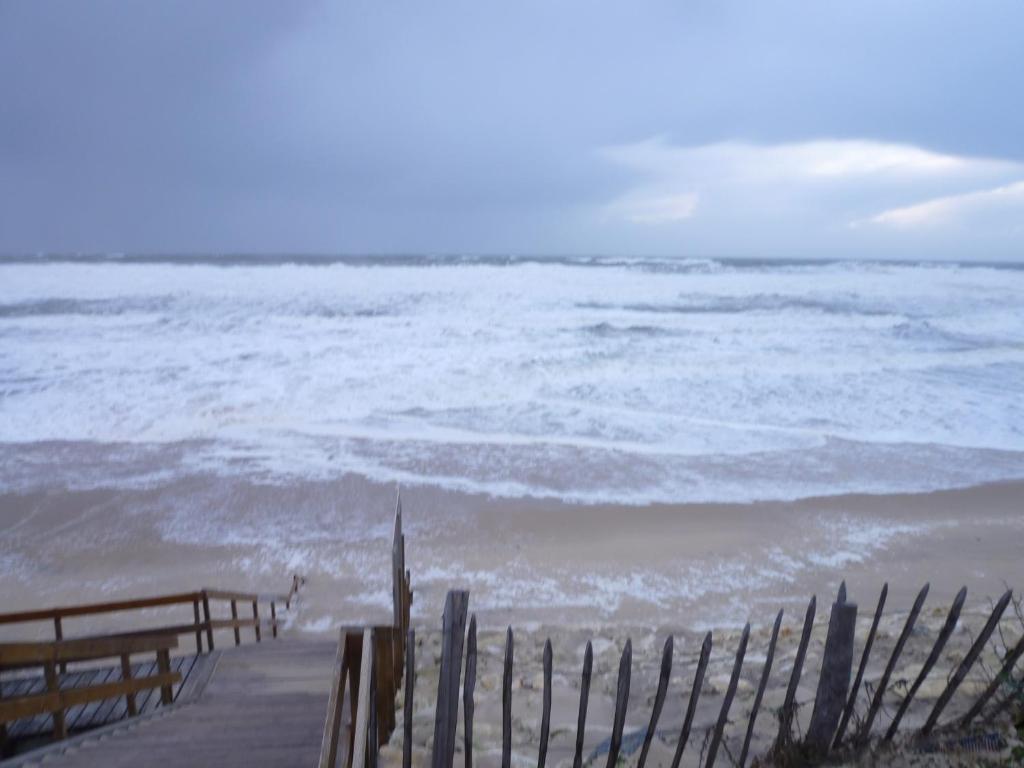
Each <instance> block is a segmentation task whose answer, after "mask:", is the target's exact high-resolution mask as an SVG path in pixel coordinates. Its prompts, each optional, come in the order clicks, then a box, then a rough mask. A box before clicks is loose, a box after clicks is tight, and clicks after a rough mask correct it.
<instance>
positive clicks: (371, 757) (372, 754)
mask: <svg viewBox="0 0 1024 768" xmlns="http://www.w3.org/2000/svg"><path fill="white" fill-rule="evenodd" d="M373 634H374V635H376V634H377V630H374V632H373ZM373 645H374V647H373V659H372V662H373V663H372V664H371V665H370V702H369V703H370V722H369V724H368V725H367V726H366V758H367V759H366V768H377V754H378V752H379V751H380V738H379V727H380V712H379V711H378V710H379V707H378V705H377V704H378V695H379V691H378V689H377V675H378V673H379V671H380V669H381V667H382V666H383V664H381V663H378V662H383V661H384V660H383V659H378V658H377V649H378V648H379V645H378V644H377V642H376V637H375V638H374V644H373Z"/></svg>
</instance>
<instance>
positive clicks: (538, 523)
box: [0, 476, 1024, 633]
mask: <svg viewBox="0 0 1024 768" xmlns="http://www.w3.org/2000/svg"><path fill="white" fill-rule="evenodd" d="M1022 500H1024V482H1008V483H999V484H992V485H985V486H979V487H975V488H968V489H963V490H951V491H941V492H936V493H927V494H905V495H883V496H871V495H856V496H835V497H826V498H816V499H804V500H800V501H794V502H764V503H754V504H685V505H654V506H644V507H624V506H615V505H607V506H590V505H573V504H563V503H559V502H557V501H551V500H529V499H525V500H523V499H520V500H504V499H493V498H488V497H482V496H473V495H467V494H459V493H452V492H448V491H442V490H439V489H436V488H429V487H415V486H411V487H406V488H404V489H403V507H404V511H405V530H406V538H407V565H408V567H409V568H410V569H411V571H412V581H413V588H414V590H415V593H416V599H415V604H414V606H413V616H414V619H415V620H416V621H419V622H421V623H426V624H428V625H429V624H430V623H431V622H436V621H437V620H438V619H439V617H440V614H441V608H442V602H443V598H444V594H445V591H446V590H448V589H451V588H456V587H458V588H465V589H469V590H470V591H471V607H472V609H473V610H474V611H476V612H477V614H478V617H479V619H480V621H481V623H482V625H484V626H503V625H504V624H506V623H509V622H512V623H514V624H516V625H517V626H518V625H523V624H524V623H530V624H549V625H561V626H594V625H621V626H626V625H647V626H674V627H687V628H690V629H700V628H702V627H722V626H739V625H742V623H743V622H744V621H746V620H748V619H749V620H752V621H754V622H755V623H756V622H766V621H769V620H770V618H771V617H772V616H773V615H774V613H775V611H776V610H777V609H778V608H780V607H781V608H787V609H794V608H796V607H798V606H800V605H803V604H805V603H806V600H807V599H808V598H809V597H810V595H811V594H818V595H819V596H820V597H821V598H822V599H825V597H826V596H827V595H832V594H834V593H835V590H836V589H837V588H838V585H839V582H840V581H841V580H843V579H845V580H846V582H847V585H848V588H849V592H850V599H851V600H854V601H858V602H860V603H861V604H866V603H869V602H873V601H874V600H875V598H876V596H877V594H878V591H879V589H880V587H881V585H882V583H883V582H885V581H888V582H889V584H890V604H891V605H892V606H894V607H897V606H902V607H903V608H904V609H905V608H906V607H908V606H909V605H910V603H911V601H912V598H913V595H914V594H915V593H916V591H917V590H918V589H919V588H920V586H921V585H922V584H923V583H924V582H926V581H928V582H931V585H932V592H931V594H932V599H934V600H937V601H941V602H943V603H948V601H949V600H950V599H951V598H952V596H953V595H954V594H955V592H956V590H957V589H958V588H959V587H960V586H961V585H966V586H967V587H968V589H969V595H970V598H969V602H972V601H975V600H981V599H984V598H986V597H992V596H995V595H998V594H999V593H1000V592H1002V590H1003V589H1004V588H1005V585H1009V586H1011V587H1014V588H1022V587H1024V558H1021V557H1020V551H1021V545H1022V544H1024V510H1022V506H1021V502H1022ZM394 501H395V488H394V487H393V486H389V485H383V484H377V483H372V482H370V481H367V480H366V479H364V478H360V477H356V476H346V477H343V478H341V479H339V480H338V481H335V482H331V483H307V484H303V485H296V486H281V485H270V484H260V483H258V482H255V481H240V480H238V479H223V478H217V477H211V476H196V477H193V478H185V479H176V480H174V481H173V483H170V484H168V485H166V486H163V485H156V486H155V487H148V488H142V489H123V488H121V489H98V490H83V491H67V490H60V491H57V490H55V491H47V492H34V493H26V494H17V493H7V494H3V495H0V522H2V525H3V531H4V533H3V535H2V536H0V594H2V595H3V610H17V609H26V608H30V607H37V606H40V605H54V604H63V603H74V602H79V601H85V600H97V599H111V598H116V597H121V596H139V595H145V594H159V593H163V592H167V591H172V590H187V589H195V588H199V587H202V586H217V587H223V588H237V589H246V590H260V591H282V590H285V589H286V588H287V586H288V584H289V582H290V575H291V573H293V572H298V573H301V574H302V575H304V576H305V577H306V578H307V586H306V589H305V592H304V596H303V600H304V603H303V609H302V611H301V612H300V614H299V615H298V617H297V619H296V620H295V623H294V629H295V630H296V631H302V632H309V633H321V632H329V631H331V630H332V629H333V628H334V627H335V626H337V625H339V624H340V623H342V622H351V621H358V620H377V619H381V618H386V617H387V615H388V611H389V610H390V609H389V605H390V584H389V581H388V579H389V575H388V569H389V558H390V545H391V527H392V519H393V514H394Z"/></svg>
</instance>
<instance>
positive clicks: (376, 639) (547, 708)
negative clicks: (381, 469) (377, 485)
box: [321, 520, 1024, 768]
mask: <svg viewBox="0 0 1024 768" xmlns="http://www.w3.org/2000/svg"><path fill="white" fill-rule="evenodd" d="M398 524H399V526H400V520H399V523H398ZM927 594H928V585H925V586H924V588H923V589H921V591H920V592H919V593H918V595H917V598H916V600H915V601H914V604H913V607H912V608H911V610H910V613H909V614H908V615H907V618H906V620H905V622H904V623H903V627H902V630H901V632H900V634H899V637H898V639H897V640H896V643H895V646H894V647H893V650H892V652H891V654H890V655H889V657H888V659H887V660H886V663H885V670H884V672H883V674H882V677H881V679H880V680H879V681H878V682H877V684H876V685H874V686H870V687H869V686H868V685H867V684H866V683H865V681H864V676H865V670H866V668H867V665H868V662H869V660H870V658H871V652H872V648H873V646H874V644H875V639H876V637H877V633H878V626H879V621H880V619H881V617H882V613H883V610H884V608H885V604H886V598H887V595H888V585H885V586H884V587H883V589H882V591H881V594H880V596H879V599H878V603H877V607H876V608H875V611H874V614H873V618H872V623H871V627H870V630H869V632H868V634H867V636H866V638H865V642H864V646H863V648H862V649H861V652H860V659H859V662H858V663H857V665H856V670H854V658H855V653H854V651H855V647H854V646H855V642H854V627H855V622H856V618H857V605H856V604H855V603H853V602H850V601H849V600H847V596H846V586H845V584H843V585H842V586H841V587H840V589H839V593H838V596H837V598H836V600H835V601H834V602H833V603H832V605H831V609H830V614H829V621H828V630H827V634H826V638H825V646H824V652H823V655H822V660H821V667H820V671H819V676H818V680H817V684H816V693H815V697H814V702H813V708H812V711H811V716H810V721H809V725H808V728H807V730H806V731H805V732H804V733H803V734H802V735H798V734H797V733H795V727H794V714H795V712H796V709H797V706H798V704H797V701H796V696H797V688H798V686H799V685H800V683H801V680H802V678H803V677H804V663H805V660H806V658H807V650H808V645H809V643H810V639H811V632H812V628H813V624H814V618H815V613H816V608H817V605H816V599H815V598H811V601H810V603H809V604H808V606H807V610H806V612H805V614H804V620H803V626H802V631H801V634H800V639H799V644H798V647H797V652H796V656H795V658H794V662H793V667H792V670H791V671H790V673H789V676H788V683H787V686H786V693H785V698H784V700H783V704H782V707H781V708H780V709H779V710H778V711H777V712H775V713H774V714H775V715H776V716H777V718H778V731H777V734H776V736H775V738H774V744H773V745H772V746H771V748H770V749H769V750H768V752H767V754H765V755H762V756H761V762H762V763H765V762H767V763H780V764H787V765H791V764H818V763H821V762H824V761H825V760H827V759H828V758H829V757H830V756H832V757H835V756H836V753H840V754H843V755H853V754H855V753H857V752H858V751H860V750H862V749H863V748H865V747H866V746H868V745H869V744H878V743H879V742H882V743H885V742H889V741H891V740H892V739H893V738H894V737H895V736H896V734H897V733H898V732H899V731H900V726H901V723H902V721H903V717H904V715H905V714H906V712H907V709H908V708H909V707H910V705H911V703H912V702H913V701H914V699H915V696H916V695H917V693H918V691H919V689H920V687H921V684H922V683H923V681H924V680H925V678H926V677H927V676H928V673H929V672H930V671H931V670H932V668H933V666H934V665H935V662H936V661H937V660H938V659H939V657H940V655H941V653H942V651H943V649H944V648H945V646H946V644H947V641H948V640H949V638H950V635H951V634H952V633H953V630H954V628H955V627H956V625H957V623H958V621H959V617H960V613H961V610H962V608H963V605H964V601H965V599H966V594H967V591H966V588H964V589H962V590H960V592H959V593H958V594H957V596H956V599H955V600H954V601H953V604H952V606H951V607H950V609H949V611H948V613H947V614H946V618H945V622H944V624H943V626H942V628H941V630H940V631H939V633H938V635H937V637H936V639H935V641H934V643H933V644H932V646H931V648H930V650H929V653H928V656H927V658H926V661H925V662H924V665H923V666H922V668H921V669H920V672H919V673H918V674H917V676H916V677H915V679H914V680H913V682H912V683H911V684H910V685H909V687H908V688H907V689H906V693H905V694H904V695H903V698H902V700H901V702H900V704H899V706H898V708H897V709H896V711H895V713H894V714H893V716H892V719H891V720H890V721H889V724H888V726H887V727H886V728H885V729H884V730H883V731H881V732H876V731H875V730H874V724H875V722H876V719H877V715H878V713H879V710H880V709H881V707H882V698H883V696H884V695H885V694H886V692H887V691H890V690H891V689H890V682H891V680H892V675H893V671H894V670H895V669H896V665H897V662H898V661H899V659H900V657H901V655H902V654H903V652H904V650H905V648H906V646H907V644H908V641H909V639H910V638H911V636H912V634H913V632H914V628H915V626H916V624H917V622H918V618H919V616H920V614H921V610H922V607H923V605H924V601H925V598H926V596H927ZM1010 600H1011V593H1010V591H1009V590H1008V591H1006V592H1005V593H1004V594H1003V595H1002V596H1001V597H1000V598H999V600H997V601H996V603H995V604H994V606H993V608H992V610H991V613H990V614H989V615H988V618H987V621H986V622H985V624H984V625H983V626H982V627H981V628H980V629H979V630H977V632H976V634H973V642H972V643H971V645H970V648H969V650H967V652H966V653H965V654H964V656H963V657H962V659H960V661H959V664H958V665H957V666H956V668H955V670H953V672H952V674H950V676H949V677H948V680H947V681H946V684H945V687H944V689H943V690H942V692H941V695H939V697H938V699H937V700H936V701H935V703H934V705H933V706H932V707H931V709H930V712H929V714H928V716H927V719H926V720H925V722H924V725H923V726H921V727H920V728H917V729H915V731H914V732H912V734H913V736H915V737H916V738H917V740H918V743H924V742H926V741H927V740H928V739H929V737H930V736H932V734H933V733H935V732H936V731H938V730H946V731H962V730H963V729H966V728H968V727H969V726H971V725H972V724H974V723H976V722H978V721H981V722H990V721H991V720H992V719H993V718H995V717H996V716H997V715H999V714H1000V713H1001V712H1002V711H1004V710H1005V709H1006V708H1007V707H1009V706H1010V704H1011V702H1012V701H1015V700H1017V701H1019V697H1020V695H1021V681H1020V680H1017V679H1014V677H1013V673H1014V666H1015V664H1016V663H1017V661H1018V660H1019V659H1020V658H1021V656H1022V655H1024V638H1021V639H1020V640H1018V641H1017V642H1016V644H1015V645H1013V646H1012V647H1007V648H1006V649H1005V652H1004V653H1003V655H1002V658H1001V664H1000V668H999V669H998V671H996V672H995V674H994V675H993V676H992V679H991V682H990V683H989V684H988V685H987V687H986V688H985V689H984V690H983V691H982V692H981V693H980V694H979V695H977V698H976V699H975V700H974V701H973V703H972V704H971V705H970V707H969V709H968V710H967V711H966V712H965V713H964V714H963V715H961V716H959V717H955V718H950V719H946V720H945V721H944V720H943V713H944V712H946V710H947V707H948V705H949V703H950V700H951V699H952V698H953V696H954V694H956V692H957V690H958V688H959V687H960V685H961V684H962V683H963V681H964V679H965V678H966V677H967V675H968V673H969V672H970V671H971V669H972V668H973V667H974V666H975V665H976V664H977V662H978V659H979V657H980V656H981V654H982V651H983V649H984V648H985V646H986V644H987V643H988V642H989V640H990V639H991V638H992V635H993V632H994V631H995V630H996V628H997V626H998V624H999V621H1000V619H1001V618H1002V616H1003V614H1004V612H1005V611H1006V608H1007V606H1008V605H1009V604H1010ZM468 606H469V593H468V592H464V591H453V592H449V593H448V596H447V599H446V602H445V608H444V615H443V618H442V626H443V637H442V653H441V661H440V674H439V679H438V690H437V701H436V707H435V715H434V723H433V746H432V753H431V759H430V766H431V768H452V766H453V761H454V757H455V749H456V725H457V718H458V710H459V701H458V694H459V689H460V685H461V687H462V690H463V707H462V710H463V718H464V723H463V739H464V742H463V752H464V758H465V765H466V768H472V764H473V718H474V690H475V684H476V665H477V648H476V642H477V641H476V617H475V616H473V617H471V618H470V619H469V622H468V632H467V622H466V619H467V613H468ZM782 618H783V613H782V611H779V613H778V614H777V616H776V618H775V622H774V625H773V627H772V632H771V636H770V639H769V641H768V647H767V649H766V653H765V656H764V662H763V667H762V669H761V674H760V676H759V684H758V686H757V688H756V693H755V696H754V699H753V705H752V709H751V712H750V715H749V718H748V721H747V723H746V728H745V729H744V731H743V733H744V738H743V742H742V747H741V749H740V752H739V757H738V760H734V762H735V763H738V765H739V766H741V768H742V766H745V765H747V763H748V758H749V757H750V754H749V750H750V746H751V740H752V736H753V734H754V729H755V722H756V720H757V718H758V715H759V710H760V708H761V703H762V700H763V697H764V694H765V690H766V687H767V686H768V683H769V678H770V675H771V670H772V664H773V662H774V657H775V650H776V644H777V641H778V638H779V633H780V627H781V624H782ZM397 629H398V627H386V628H369V627H368V628H363V629H362V630H358V629H351V630H345V631H343V632H342V642H343V644H345V649H344V650H343V649H342V648H341V646H340V645H339V660H340V662H339V663H340V664H341V665H342V669H348V670H351V669H353V668H354V666H355V665H358V666H359V667H360V669H361V677H358V678H356V679H355V683H354V687H353V689H352V703H351V707H352V711H353V712H354V713H355V714H354V716H353V718H352V719H353V723H352V728H351V729H350V739H349V743H350V745H351V746H350V749H349V757H348V760H347V762H346V765H347V766H353V765H354V766H357V768H376V766H377V757H378V755H377V752H378V747H379V745H381V744H383V743H386V741H387V734H388V733H390V728H391V726H392V725H393V721H394V717H393V706H392V704H393V702H394V695H395V692H396V689H397V686H394V685H392V683H393V682H394V681H401V679H402V676H401V670H400V668H399V667H398V666H397V661H398V657H397V656H396V655H395V652H394V649H395V648H396V644H397V643H396V640H397V638H396V637H395V634H396V631H397ZM357 643H358V647H357ZM749 643H750V625H749V624H748V625H747V626H746V627H745V628H744V629H743V632H742V634H741V636H740V640H739V647H738V649H737V651H736V654H735V657H734V659H733V663H732V671H731V675H730V676H729V683H728V687H727V688H726V690H725V695H724V698H723V700H722V703H721V708H720V710H719V713H718V717H717V720H716V722H715V724H714V726H713V728H712V729H711V731H710V733H709V738H708V741H707V742H706V751H705V752H704V762H703V765H704V766H705V768H711V766H714V765H715V764H716V761H717V760H718V757H719V753H720V751H722V749H723V738H724V733H725V728H726V725H727V724H728V723H729V722H730V712H731V709H732V705H733V701H734V698H735V695H736V690H737V686H738V684H739V681H740V676H741V671H742V669H743V665H744V660H745V657H746V655H747V649H748V645H749ZM464 649H465V663H464V664H463V650H464ZM711 649H712V635H711V633H710V632H709V633H708V634H707V635H706V636H705V638H704V642H703V644H702V646H701V650H700V657H699V660H698V662H697V666H696V672H695V675H694V678H693V683H692V687H691V688H690V691H689V696H688V703H687V707H686V712H685V716H684V718H683V721H682V726H681V729H680V732H679V738H678V741H677V742H676V746H675V753H674V757H673V760H672V764H671V765H672V768H678V766H679V764H680V760H681V759H682V756H683V753H684V750H685V749H686V748H687V746H688V744H689V740H690V735H691V729H692V726H693V722H694V714H695V712H696V710H697V704H698V701H699V698H700V695H701V690H702V687H703V683H704V675H705V672H706V670H707V667H708V661H709V658H710V654H711ZM360 652H361V653H360ZM414 654H415V635H414V632H413V631H411V630H408V634H407V640H406V643H405V658H404V662H405V673H404V681H405V689H404V703H403V710H404V723H403V728H404V734H403V760H402V764H403V768H411V763H412V736H413V734H412V711H413V699H414V694H415V690H414V689H415V674H414V670H415V658H414ZM672 656H673V638H672V637H671V636H670V637H668V638H667V640H666V642H665V645H664V650H663V653H662V659H661V667H660V676H659V680H658V687H657V692H656V694H655V697H654V702H653V707H652V710H651V714H650V719H649V722H648V725H647V729H646V732H645V734H644V738H643V742H642V747H641V751H640V755H639V758H638V762H637V768H644V765H645V763H646V761H647V758H648V753H649V749H650V746H651V742H652V739H653V737H654V735H655V733H656V729H657V725H658V720H659V717H660V715H661V711H662V707H663V705H664V703H665V697H666V694H667V691H668V684H669V681H670V679H671V673H672ZM513 658H514V635H513V632H512V628H511V627H509V629H508V631H507V634H506V641H505V656H504V668H503V675H502V758H501V765H502V768H510V766H511V761H512V754H511V745H512V703H511V702H512V699H511V692H512V684H513V676H512V669H513ZM346 659H347V661H346ZM551 659H552V649H551V641H550V640H548V641H547V643H546V644H545V648H544V655H543V692H542V712H541V722H540V731H539V740H538V743H537V745H536V749H537V765H538V768H544V766H545V761H546V757H547V749H548V738H549V733H550V722H551V720H550V718H551V698H552V696H551V693H552V692H551V666H552V662H551ZM346 665H347V666H346ZM393 665H394V667H393ZM381 667H384V668H386V669H388V670H389V672H388V674H387V675H385V676H383V677H382V676H381V674H380V673H379V670H380V668H381ZM392 667H393V668H394V669H396V670H398V671H397V673H396V672H391V671H390V670H391V669H392ZM631 668H632V644H631V642H630V641H629V640H627V642H626V644H625V647H624V649H623V651H622V655H621V657H620V660H619V667H618V680H617V686H616V696H615V705H614V715H613V718H612V729H611V738H610V741H609V743H608V757H607V768H614V767H615V765H616V763H617V761H618V759H619V756H620V750H621V748H622V743H623V727H624V724H625V721H626V708H627V704H628V702H629V688H630V677H631ZM374 670H378V672H377V674H374ZM592 670H593V651H592V647H591V643H590V642H588V643H587V646H586V649H585V652H584V658H583V669H582V672H581V677H580V680H581V685H580V699H579V711H578V718H577V733H576V741H575V754H574V757H573V768H581V766H582V764H583V761H584V755H583V743H584V736H585V730H586V723H587V704H588V698H589V691H590V683H591V675H592ZM463 672H464V677H462V674H463ZM343 674H344V673H343ZM360 679H361V680H369V681H370V683H369V685H365V686H361V687H360V686H359V685H358V681H359V680H360ZM342 690H343V688H341V689H339V691H342ZM865 696H866V701H863V702H861V703H862V705H866V707H867V710H866V714H865V715H864V716H863V717H858V718H857V720H858V723H859V724H858V727H856V728H853V729H851V728H850V724H851V720H852V718H853V715H854V709H855V707H856V706H857V705H858V702H860V701H861V700H862V698H865ZM340 697H341V692H339V693H338V695H337V697H335V696H334V695H333V694H332V702H333V704H332V706H335V707H337V708H336V709H332V710H331V712H332V713H334V714H332V715H329V717H328V725H331V724H332V722H333V724H334V725H335V726H337V725H338V724H339V723H340V701H341V698H340ZM382 704H383V706H382ZM331 717H335V718H336V719H335V720H334V721H332V720H331ZM389 717H390V719H389ZM335 730H337V728H335ZM327 746H328V745H327V742H326V739H325V747H327ZM336 747H337V738H335V739H334V747H333V748H332V749H330V750H327V751H326V752H325V753H323V754H322V756H321V766H322V767H324V766H333V765H334V760H335V758H336V755H337V749H336ZM325 758H326V759H325Z"/></svg>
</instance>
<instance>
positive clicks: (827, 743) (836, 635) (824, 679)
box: [804, 595, 857, 757]
mask: <svg viewBox="0 0 1024 768" xmlns="http://www.w3.org/2000/svg"><path fill="white" fill-rule="evenodd" d="M843 597H845V595H843ZM856 627H857V604H856V603H849V602H846V601H845V600H844V601H843V602H839V601H836V602H835V603H833V604H832V612H831V614H830V615H829V619H828V634H827V635H826V637H825V652H824V655H823V656H822V659H821V674H820V675H819V677H818V690H817V693H816V694H815V696H814V709H813V710H812V712H811V724H810V726H809V727H808V729H807V738H806V739H805V742H804V743H805V744H806V745H807V747H808V749H809V750H810V752H811V754H812V755H814V756H816V757H824V756H826V755H827V754H828V751H829V749H830V748H831V746H832V737H833V736H835V734H836V728H837V727H838V726H839V718H840V717H842V715H843V707H844V706H845V704H846V694H847V693H849V691H850V676H851V675H852V674H853V635H854V631H855V629H856Z"/></svg>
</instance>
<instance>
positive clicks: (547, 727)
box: [537, 637, 552, 768]
mask: <svg viewBox="0 0 1024 768" xmlns="http://www.w3.org/2000/svg"><path fill="white" fill-rule="evenodd" d="M551 656H552V653H551V638H550V637H549V638H548V639H547V641H545V643H544V692H543V694H542V705H541V715H540V747H539V748H538V750H537V768H544V764H545V763H546V762H547V757H548V736H549V735H550V733H551Z"/></svg>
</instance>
